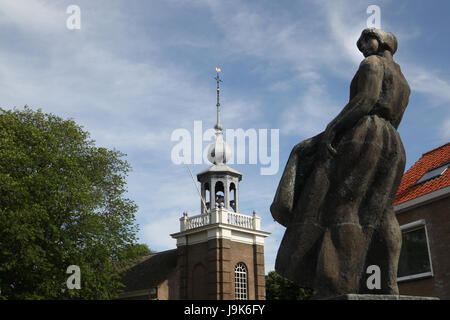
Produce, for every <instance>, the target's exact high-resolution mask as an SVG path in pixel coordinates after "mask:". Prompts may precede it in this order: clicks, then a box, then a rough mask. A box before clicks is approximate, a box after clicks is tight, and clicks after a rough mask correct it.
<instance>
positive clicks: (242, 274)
mask: <svg viewBox="0 0 450 320" xmlns="http://www.w3.org/2000/svg"><path fill="white" fill-rule="evenodd" d="M247 280H248V273H247V267H246V266H245V264H244V263H243V262H238V263H237V264H236V266H235V267H234V288H235V299H236V300H248V283H247V282H248V281H247Z"/></svg>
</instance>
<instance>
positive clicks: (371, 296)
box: [318, 294, 440, 300]
mask: <svg viewBox="0 0 450 320" xmlns="http://www.w3.org/2000/svg"><path fill="white" fill-rule="evenodd" d="M318 300H440V299H439V298H436V297H420V296H403V295H391V294H344V295H342V296H335V297H329V298H321V299H318Z"/></svg>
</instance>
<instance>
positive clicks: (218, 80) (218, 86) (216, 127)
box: [214, 67, 223, 131]
mask: <svg viewBox="0 0 450 320" xmlns="http://www.w3.org/2000/svg"><path fill="white" fill-rule="evenodd" d="M221 71H222V70H220V68H217V67H216V72H217V75H216V77H215V78H214V79H215V80H216V81H217V104H216V106H217V123H216V125H215V126H214V128H215V129H216V130H217V131H222V128H223V127H222V125H221V124H220V99H219V98H220V97H219V94H220V82H222V80H221V79H220V77H219V72H221Z"/></svg>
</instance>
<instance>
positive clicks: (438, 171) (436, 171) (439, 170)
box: [416, 163, 450, 184]
mask: <svg viewBox="0 0 450 320" xmlns="http://www.w3.org/2000/svg"><path fill="white" fill-rule="evenodd" d="M449 166H450V163H446V164H444V165H441V166H439V167H436V168H433V169H431V170H428V171H427V172H426V173H425V174H424V175H423V176H422V177H421V178H420V179H419V180H417V182H416V184H420V183H422V182H425V181H428V180H431V179H434V178H437V177H440V176H441V175H442V174H443V173H444V172H445V170H447V169H448V167H449Z"/></svg>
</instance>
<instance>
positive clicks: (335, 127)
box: [325, 56, 384, 143]
mask: <svg viewBox="0 0 450 320" xmlns="http://www.w3.org/2000/svg"><path fill="white" fill-rule="evenodd" d="M383 69H384V68H383V65H382V62H381V61H380V60H379V57H377V56H370V57H368V58H367V59H365V60H364V61H363V62H362V63H361V65H360V67H359V70H358V73H359V74H358V79H357V85H356V88H357V89H356V94H355V95H353V98H352V99H351V100H350V101H349V102H348V104H347V105H346V106H345V107H344V109H343V110H342V111H341V112H340V113H339V114H338V115H337V116H336V118H335V119H333V121H331V122H330V123H329V124H328V126H327V129H326V131H325V132H326V134H325V136H326V137H325V139H327V140H328V143H331V142H332V140H333V139H334V136H335V135H337V134H339V133H340V132H341V131H343V130H346V129H349V128H351V127H353V126H354V125H355V124H356V123H357V122H358V121H359V119H361V118H362V117H363V116H365V115H367V114H369V112H370V111H371V110H372V108H373V107H374V106H375V104H376V102H377V101H378V99H379V96H380V93H381V88H382V83H383V73H384V71H383Z"/></svg>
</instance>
